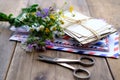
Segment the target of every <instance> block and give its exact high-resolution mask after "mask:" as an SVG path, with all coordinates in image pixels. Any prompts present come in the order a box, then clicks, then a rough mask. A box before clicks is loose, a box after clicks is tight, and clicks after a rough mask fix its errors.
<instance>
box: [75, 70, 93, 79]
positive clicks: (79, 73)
mask: <svg viewBox="0 0 120 80" xmlns="http://www.w3.org/2000/svg"><path fill="white" fill-rule="evenodd" d="M73 75H74V76H75V77H76V78H77V79H80V80H88V79H89V78H90V76H91V73H90V72H89V71H88V70H86V69H83V68H78V69H75V70H74V73H73Z"/></svg>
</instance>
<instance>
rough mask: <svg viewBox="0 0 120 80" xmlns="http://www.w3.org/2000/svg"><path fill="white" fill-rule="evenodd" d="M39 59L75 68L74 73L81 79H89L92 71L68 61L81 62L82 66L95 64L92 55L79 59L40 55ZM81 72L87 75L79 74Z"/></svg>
mask: <svg viewBox="0 0 120 80" xmlns="http://www.w3.org/2000/svg"><path fill="white" fill-rule="evenodd" d="M38 60H41V61H45V62H50V63H56V64H58V65H61V66H63V67H66V68H69V69H71V70H73V75H74V76H75V77H76V78H77V79H80V80H86V79H89V78H90V76H91V73H90V72H89V71H88V70H86V69H84V68H75V67H73V66H71V65H69V64H66V63H80V64H81V65H82V66H92V65H94V64H95V61H94V59H92V58H90V57H85V56H82V57H80V59H78V60H72V59H64V58H53V57H49V56H44V55H39V58H38ZM80 73H84V74H85V76H83V75H79V74H80Z"/></svg>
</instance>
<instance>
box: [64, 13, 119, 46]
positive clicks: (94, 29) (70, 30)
mask: <svg viewBox="0 0 120 80" xmlns="http://www.w3.org/2000/svg"><path fill="white" fill-rule="evenodd" d="M63 21H64V24H63V25H62V28H63V30H64V32H65V33H66V34H67V35H69V36H70V37H72V38H74V39H76V40H77V41H78V42H79V43H80V44H87V43H91V42H94V41H98V40H100V39H102V38H104V37H106V36H107V35H110V34H112V33H114V32H116V31H117V30H116V29H115V28H114V27H113V26H112V25H109V24H108V23H106V22H105V21H104V20H102V19H95V18H92V17H88V16H85V15H83V14H81V13H80V12H77V11H73V12H72V13H71V12H69V11H65V12H64V17H63Z"/></svg>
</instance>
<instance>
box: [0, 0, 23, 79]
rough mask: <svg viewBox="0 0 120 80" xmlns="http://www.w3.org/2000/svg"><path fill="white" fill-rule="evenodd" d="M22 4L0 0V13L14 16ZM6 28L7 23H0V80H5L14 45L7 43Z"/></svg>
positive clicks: (7, 30)
mask: <svg viewBox="0 0 120 80" xmlns="http://www.w3.org/2000/svg"><path fill="white" fill-rule="evenodd" d="M23 2H25V1H22V0H21V1H16V0H9V1H5V0H0V12H5V13H6V14H10V13H14V14H15V16H16V15H17V13H18V11H20V8H21V7H23V6H21V7H20V5H19V4H23ZM16 3H17V4H16ZM8 27H9V24H8V23H4V22H0V80H4V79H5V78H6V75H7V71H8V68H9V64H10V61H11V58H12V55H13V52H14V48H15V44H16V43H15V42H10V41H9V37H10V35H11V31H10V30H9V29H8Z"/></svg>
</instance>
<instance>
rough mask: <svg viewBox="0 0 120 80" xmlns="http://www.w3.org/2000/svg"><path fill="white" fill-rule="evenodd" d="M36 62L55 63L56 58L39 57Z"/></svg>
mask: <svg viewBox="0 0 120 80" xmlns="http://www.w3.org/2000/svg"><path fill="white" fill-rule="evenodd" d="M38 60H41V61H46V62H52V63H56V58H53V57H49V56H45V55H39V57H38Z"/></svg>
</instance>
